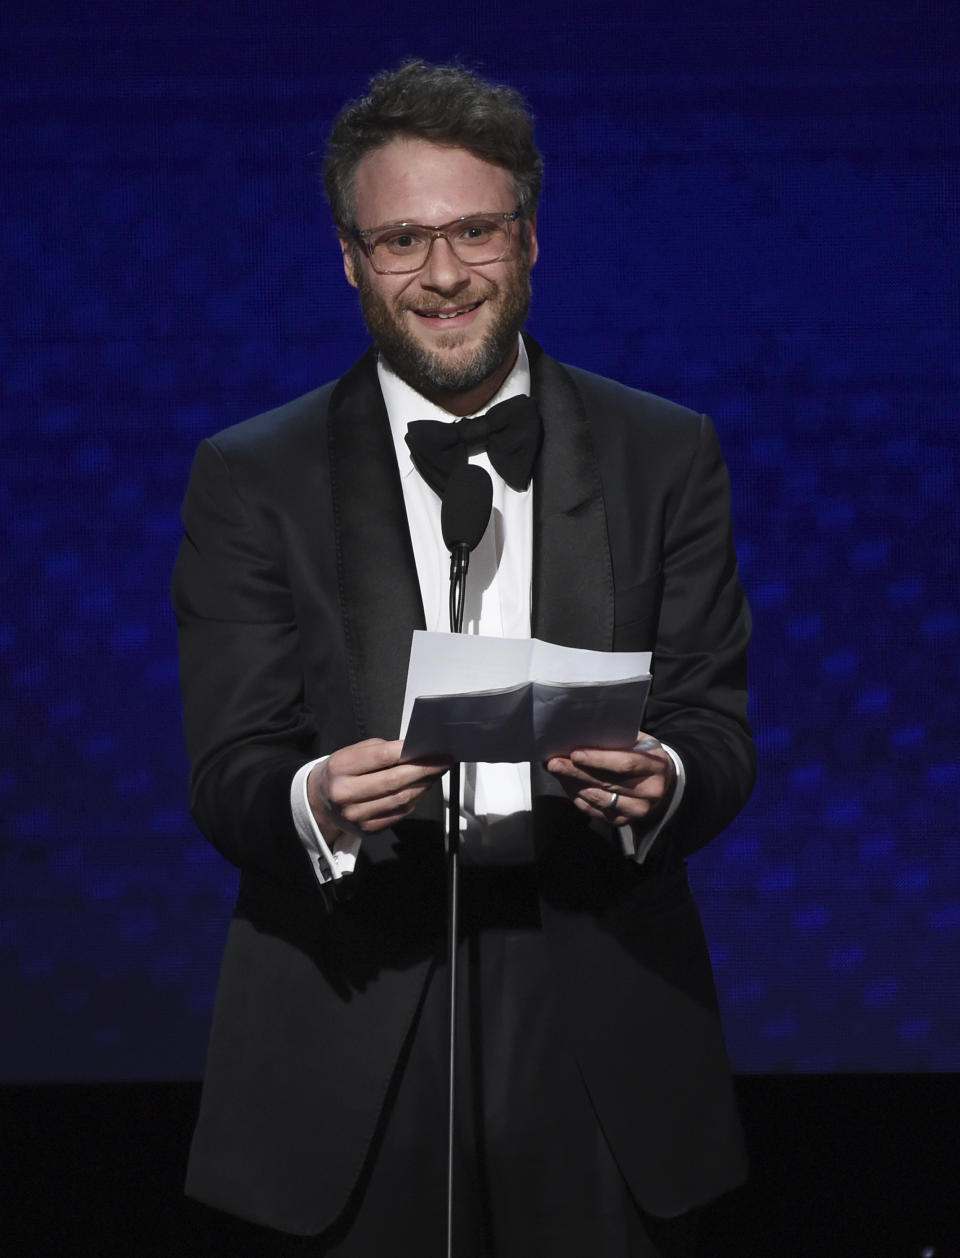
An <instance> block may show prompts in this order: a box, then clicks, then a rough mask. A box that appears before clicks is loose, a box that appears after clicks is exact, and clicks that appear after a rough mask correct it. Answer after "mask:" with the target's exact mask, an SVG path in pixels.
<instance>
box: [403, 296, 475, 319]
mask: <svg viewBox="0 0 960 1258" xmlns="http://www.w3.org/2000/svg"><path fill="white" fill-rule="evenodd" d="M482 304H483V301H482V299H481V300H480V301H475V302H472V303H471V304H470V305H469V306H458V307H457V309H456V310H418V311H416V313H417V314H418V315H419V316H420V318H421V319H456V318H457V317H458V316H459V315H465V314H470V312H471V311H472V310H476V309H477V307H478V306H481V305H482Z"/></svg>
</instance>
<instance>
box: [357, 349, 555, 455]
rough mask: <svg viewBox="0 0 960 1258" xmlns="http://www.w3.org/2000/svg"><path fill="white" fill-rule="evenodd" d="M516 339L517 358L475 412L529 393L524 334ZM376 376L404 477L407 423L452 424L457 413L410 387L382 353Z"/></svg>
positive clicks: (528, 372)
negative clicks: (498, 385) (424, 420)
mask: <svg viewBox="0 0 960 1258" xmlns="http://www.w3.org/2000/svg"><path fill="white" fill-rule="evenodd" d="M517 339H518V341H519V350H518V353H517V361H516V362H515V363H514V364H513V366H512V367H511V368H510V374H509V375H508V376H507V378H506V380H504V382H503V384H502V385H501V386H500V388H499V389H498V390H497V391H496V393H495V394H494V395H493V397H492V398H491V399H490V401H489V402H488V403H487V404H486V406H481V408H480V409H479V410H478V411H475V412H474V414H476V415H484V414H485V413H486V412H487V411H488V410H489V409H490V407H491V406H495V405H496V404H497V402H505V401H506V400H507V398H512V397H519V396H520V395H524V396H528V395H529V393H530V359H529V358H528V357H527V347H526V346H525V345H524V343H523V337H522V336H519V337H518V338H517ZM377 376H378V378H379V380H380V390H381V392H382V393H383V401H384V405H385V406H386V408H387V418H388V419H389V420H390V431H391V433H392V435H393V445H394V449H395V450H396V453H397V467H398V468H399V469H400V475H401V477H407V476H409V475H410V474H411V472H413V471H414V470H415V469H414V466H413V460H412V459H411V458H410V451H409V449H408V448H407V443H406V441H404V437H405V435H406V432H407V425H408V424H411V423H413V421H414V420H416V419H436V420H439V421H440V422H441V423H444V424H453V423H455V422H456V421H457V419H458V418H459V416H457V415H451V414H450V412H449V411H445V410H444V409H443V408H442V407H440V406H437V405H435V404H434V403H433V402H430V401H428V400H427V399H426V398H425V397H424V396H423V394H421V393H418V392H417V391H416V389H413V388H411V387H410V385H409V384H407V382H406V381H405V380H401V379H400V377H399V376H398V375H397V374H396V372H395V371H394V370H393V368H392V367H391V366H390V364H389V363H388V362H387V361H386V359H385V358H384V357H383V355H382V354H381V355H380V357H379V358H378V359H377Z"/></svg>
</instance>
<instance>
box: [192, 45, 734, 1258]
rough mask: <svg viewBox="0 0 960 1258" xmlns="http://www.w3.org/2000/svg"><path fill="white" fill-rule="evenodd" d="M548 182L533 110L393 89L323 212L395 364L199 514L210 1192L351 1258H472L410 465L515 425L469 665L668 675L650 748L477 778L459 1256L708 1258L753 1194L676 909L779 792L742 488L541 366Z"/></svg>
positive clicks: (197, 781)
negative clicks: (423, 692) (767, 737)
mask: <svg viewBox="0 0 960 1258" xmlns="http://www.w3.org/2000/svg"><path fill="white" fill-rule="evenodd" d="M540 173H541V163H540V158H539V154H538V153H537V150H536V148H535V147H534V144H533V136H532V123H531V120H530V117H529V115H528V113H527V111H526V109H525V108H524V106H523V103H522V101H521V100H520V98H519V97H518V96H517V95H516V94H515V93H514V92H512V91H511V90H509V89H506V88H501V87H496V86H493V85H491V84H489V83H486V82H484V81H483V80H481V79H479V78H477V77H475V76H474V75H472V74H469V73H467V72H465V71H463V70H461V69H459V68H456V67H444V66H440V67H434V66H426V65H424V64H423V63H419V62H414V63H409V64H407V65H405V66H402V67H401V68H400V69H399V70H397V71H395V72H393V73H391V74H384V75H380V76H378V78H376V79H374V80H373V82H372V83H371V90H370V94H369V95H368V96H367V97H365V98H364V99H363V100H361V101H358V102H355V103H354V104H352V105H349V106H347V107H346V108H345V109H344V110H343V111H342V112H341V114H340V116H339V117H338V119H337V121H336V122H335V124H334V128H333V132H332V135H331V140H330V145H329V149H328V154H327V159H326V164H325V170H324V176H325V182H326V187H327V193H328V197H329V199H330V202H331V208H332V211H333V215H334V219H335V222H336V224H337V228H338V231H339V235H340V244H341V248H342V250H343V265H344V270H345V273H346V277H347V280H348V282H349V283H350V284H351V285H353V287H354V288H356V290H357V291H358V294H359V297H360V304H361V309H362V312H363V316H364V319H365V321H366V324H367V327H368V328H369V330H370V333H371V336H372V338H373V340H374V343H375V348H374V349H372V350H371V351H370V352H369V353H368V354H366V355H365V356H364V358H362V359H361V360H360V362H359V363H357V364H356V365H355V366H354V367H352V368H351V369H350V371H348V372H347V374H346V375H345V376H343V377H342V378H341V379H340V380H339V381H335V382H334V383H332V384H330V385H327V386H325V387H323V388H321V389H318V390H317V391H315V392H314V393H311V394H309V395H307V396H306V397H304V398H301V399H299V400H298V401H296V402H293V403H290V404H289V405H288V406H285V407H282V408H281V409H280V410H277V411H274V412H271V413H270V414H268V415H264V416H260V417H258V418H257V419H254V420H251V421H248V422H247V423H245V424H240V425H239V426H237V427H236V428H233V429H228V430H227V431H226V432H223V433H221V434H219V435H218V436H217V437H215V438H213V439H212V440H211V441H209V442H205V443H204V444H203V445H202V446H201V448H200V450H199V451H198V454H197V459H196V462H195V465H194V471H193V474H192V477H191V482H190V487H189V490H188V493H187V498H186V502H185V505H184V525H185V536H184V541H183V544H182V547H181V551H180V555H179V558H178V562H177V569H176V574H175V579H174V600H175V605H176V608H177V614H178V621H179V625H180V633H181V652H182V676H183V687H184V694H185V702H186V717H185V722H186V731H187V740H188V745H189V750H190V754H191V759H192V766H193V772H192V807H193V812H194V815H195V816H196V818H197V820H198V822H199V824H200V826H201V828H202V829H203V830H204V832H205V833H206V834H207V836H208V837H209V838H210V840H211V841H212V842H213V843H214V844H215V845H216V846H217V847H218V848H219V849H220V850H221V851H222V852H223V853H224V854H225V855H226V856H227V857H228V858H229V859H230V860H231V861H233V862H234V863H235V864H236V865H237V866H238V867H239V868H240V870H241V882H240V891H239V896H238V901H237V907H236V912H235V916H234V920H233V923H232V926H231V930H230V938H229V941H228V945H227V951H226V956H225V959H224V968H223V973H222V976H221V983H220V990H219V995H218V1003H217V1009H216V1014H215V1019H214V1029H213V1034H212V1040H211V1046H210V1057H209V1062H208V1071H207V1077H206V1082H205V1087H204V1096H203V1104H202V1110H201V1115H200V1120H199V1124H198V1128H197V1133H196V1136H195V1139H194V1144H193V1149H192V1154H191V1164H190V1170H189V1173H188V1185H187V1187H188V1192H190V1193H191V1194H192V1195H195V1196H197V1197H199V1198H200V1199H202V1200H204V1201H207V1202H209V1203H210V1204H213V1205H215V1206H218V1207H220V1208H222V1209H224V1210H227V1211H230V1212H231V1213H234V1214H237V1215H240V1216H241V1217H243V1218H246V1219H249V1220H252V1221H254V1222H256V1223H258V1224H263V1225H266V1226H267V1227H270V1228H274V1229H277V1230H278V1231H279V1232H286V1233H292V1234H297V1235H299V1236H310V1237H314V1238H315V1240H314V1241H313V1242H311V1247H310V1250H309V1252H315V1253H318V1254H330V1255H337V1256H338V1258H347V1256H353V1255H360V1254H380V1253H390V1254H417V1255H421V1254H427V1253H439V1252H440V1251H441V1248H442V1245H443V1236H444V1200H445V1187H446V1183H445V1157H446V1123H445V1105H446V1085H445V1079H444V1071H445V1063H446V1057H445V1034H446V1031H445V1025H446V1022H445V1020H446V1012H447V1011H446V1006H445V994H446V975H445V962H444V932H445V916H444V887H443V857H442V848H443V840H442V828H441V808H442V787H441V778H442V775H443V773H444V771H445V769H446V768H447V764H446V762H443V761H438V762H425V763H419V764H401V763H400V762H399V755H400V743H399V742H398V741H397V740H396V738H395V735H396V733H397V730H398V726H399V715H400V707H401V702H402V695H403V686H404V679H405V670H406V661H407V655H408V650H409V643H410V636H411V632H412V630H413V629H414V628H417V627H424V626H425V627H428V628H432V629H442V628H446V594H447V590H446V568H447V564H448V555H447V551H446V549H445V547H444V546H443V543H442V540H441V538H440V534H439V503H440V497H439V495H438V491H439V490H440V489H442V482H443V474H442V472H438V470H437V466H436V465H435V463H434V462H431V457H432V456H431V455H430V454H429V451H424V450H423V449H422V448H420V447H419V444H418V441H417V439H416V438H415V436H414V434H415V432H416V427H415V426H416V425H417V424H418V423H419V422H420V421H423V420H435V421H437V420H439V421H441V422H444V423H447V424H451V423H453V422H454V421H455V419H456V418H457V417H461V416H476V415H478V414H486V413H487V411H488V410H489V409H490V408H491V406H492V405H495V404H499V403H501V402H504V401H506V402H508V403H509V405H508V407H507V410H506V411H498V412H497V414H498V415H500V416H503V415H506V416H508V419H507V420H506V421H505V422H506V428H505V429H504V431H505V432H506V435H507V441H506V444H507V445H510V446H513V447H518V446H519V447H523V449H525V450H526V452H527V456H528V461H529V459H530V458H531V457H532V458H533V463H532V468H530V469H525V468H523V467H520V468H519V469H518V468H517V467H515V466H511V467H509V468H508V467H507V466H506V464H504V463H503V462H502V459H501V458H500V456H499V454H497V452H496V449H495V447H496V442H495V441H494V440H493V439H492V438H491V445H490V449H489V450H487V449H483V448H481V446H480V444H479V442H476V441H474V440H473V438H475V437H478V436H480V435H482V431H483V430H484V429H485V428H489V427H491V426H494V427H496V424H495V423H494V415H493V413H492V412H491V415H490V418H489V419H488V420H485V421H483V422H481V423H480V424H479V428H478V427H477V425H474V427H473V429H470V428H469V427H468V429H467V430H464V436H463V442H465V443H466V444H463V445H461V444H460V443H459V442H458V441H457V440H454V442H453V446H454V447H456V450H461V451H462V452H463V453H462V456H461V457H467V455H469V457H470V459H471V460H472V461H476V462H479V463H481V465H483V466H485V467H487V468H488V469H490V470H491V472H492V473H493V482H494V511H493V517H492V520H491V523H490V526H489V527H488V529H487V533H486V535H485V537H484V539H483V541H482V542H481V544H480V547H479V548H478V551H477V553H476V556H475V559H474V561H473V564H472V567H471V582H470V589H469V590H468V607H467V619H468V622H469V628H470V629H471V631H474V632H478V631H479V632H487V633H489V632H493V633H500V634H506V635H511V636H527V635H529V634H531V633H533V634H534V635H535V636H537V637H541V638H546V639H548V640H551V641H553V642H557V643H560V644H563V645H572V646H580V647H589V648H594V649H600V650H644V649H651V648H652V649H653V650H654V661H653V678H654V680H653V686H652V691H651V696H650V700H649V703H648V707H647V711H646V717H645V721H644V730H643V731H638V735H637V742H636V745H635V746H631V747H625V748H623V749H622V750H619V751H598V750H596V749H590V748H577V749H571V753H570V755H568V756H563V757H557V758H555V759H553V760H550V761H549V762H548V763H547V764H546V765H545V766H544V765H533V766H513V765H495V766H486V765H481V766H467V769H466V771H465V778H466V784H465V792H464V813H465V815H466V818H467V828H466V831H465V834H464V857H463V859H464V866H465V867H464V872H463V893H462V894H463V916H464V930H463V940H462V944H461V948H462V963H461V964H462V966H463V973H464V988H465V990H464V992H463V1002H462V1007H461V1008H460V1009H458V1016H459V1018H460V1021H461V1041H462V1054H461V1059H462V1060H461V1064H462V1071H461V1072H460V1075H459V1076H458V1080H457V1088H458V1105H459V1109H458V1126H457V1130H458V1161H457V1179H456V1194H455V1202H456V1228H455V1234H456V1253H457V1254H458V1255H462V1256H463V1258H480V1255H495V1256H496V1258H513V1256H514V1255H520V1254H523V1255H540V1254H543V1255H550V1256H551V1258H558V1256H559V1258H563V1256H564V1255H571V1256H573V1255H578V1256H581V1255H585V1254H603V1255H604V1256H605V1258H619V1256H621V1255H622V1256H623V1258H626V1256H627V1255H631V1256H634V1255H654V1254H657V1253H675V1252H681V1251H680V1249H679V1248H678V1247H677V1246H679V1245H680V1243H681V1240H682V1235H683V1233H684V1231H685V1228H684V1226H683V1225H682V1223H681V1224H676V1223H674V1222H671V1220H676V1219H678V1218H680V1219H682V1217H683V1216H684V1215H685V1214H686V1212H688V1211H690V1210H691V1209H692V1208H693V1207H695V1206H697V1205H698V1204H700V1203H702V1202H704V1201H706V1200H708V1199H709V1198H711V1197H713V1196H716V1195H717V1194H719V1193H721V1192H723V1191H725V1190H726V1189H728V1188H730V1187H732V1186H733V1185H735V1184H737V1183H738V1182H739V1181H740V1180H741V1179H742V1176H743V1155H742V1148H741V1140H740V1133H739V1128H738V1125H737V1120H736V1115H735V1110H734V1105H733V1101H732V1095H731V1089H730V1081H729V1074H728V1067H727V1062H726V1056H725V1052H724V1047H723V1042H722V1037H721V1033H720V1029H719V1023H718V1018H717V1010H716V1003H715V996H714V992H713V985H712V978H711V974H710V966H709V961H708V958H707V954H706V950H705V946H704V943H703V938H702V933H701V929H700V925H699V919H698V916H697V912H696V908H695V906H694V904H693V901H692V899H691V897H690V893H689V889H688V887H687V883H686V877H685V869H684V858H685V857H686V856H687V855H688V854H689V853H690V852H692V851H694V850H695V849H696V848H698V847H700V846H702V845H703V844H704V843H706V842H707V841H709V839H711V838H712V837H713V836H714V835H715V834H716V833H717V832H718V831H719V830H721V829H722V828H723V827H724V826H725V825H726V824H727V823H728V822H729V821H730V820H731V819H732V817H733V816H734V815H735V814H736V813H737V811H738V810H739V808H740V807H741V806H742V804H743V802H744V800H745V799H746V797H747V795H748V794H749V791H750V788H751V785H752V778H753V752H752V746H751V742H750V736H749V729H748V725H747V720H746V695H745V662H744V653H745V649H746V645H747V639H748V636H749V617H748V612H747V609H746V605H745V602H744V599H743V595H742V592H741V590H740V586H739V583H738V581H737V575H736V560H735V556H734V553H733V547H732V543H731V539H730V527H729V507H728V497H727V480H726V473H725V469H724V466H723V462H722V459H721V456H720V454H719V450H718V448H717V444H716V440H715V438H714V436H713V433H712V428H711V427H710V424H709V421H707V420H706V419H704V418H703V417H701V416H698V415H695V414H693V413H691V412H689V411H686V410H684V409H683V408H680V407H677V406H674V405H672V404H671V403H668V402H664V401H662V400H660V399H657V398H653V397H651V396H649V395H646V394H640V393H637V392H635V391H633V390H630V389H626V388H624V387H622V386H620V385H617V384H614V383H613V382H611V381H607V380H603V379H600V378H599V377H596V376H591V375H589V374H588V373H585V372H581V371H577V370H576V369H573V368H566V367H561V366H560V365H559V364H558V363H556V362H554V361H552V360H551V359H550V358H548V357H547V356H546V355H545V354H544V353H543V352H542V351H541V350H540V349H539V347H538V346H537V345H536V344H535V343H534V342H532V341H531V340H529V339H528V338H525V337H521V335H520V332H521V329H522V327H523V323H524V321H525V318H526V314H527V309H528V304H529V296H530V285H529V277H530V269H531V268H532V266H533V265H534V263H535V262H536V260H537V234H536V206H537V195H538V192H539V186H540ZM527 395H530V396H532V398H533V399H534V401H535V403H536V411H537V412H539V418H538V417H537V415H536V414H533V417H532V419H531V412H530V411H529V409H528V407H529V404H528V403H526V402H524V401H523V400H520V401H519V402H518V401H517V399H523V398H524V397H526V396H527ZM511 400H512V401H511ZM518 407H519V410H518V409H517V408H518ZM511 408H513V409H511ZM521 412H522V414H521ZM499 422H501V421H499V420H498V421H497V423H499ZM531 423H532V424H533V425H534V427H533V428H530V424H531ZM541 423H542V430H541V426H540V425H541ZM448 431H451V430H447V429H444V430H442V432H443V433H444V434H446V432H448ZM456 431H458V432H459V431H460V430H456ZM518 434H526V435H525V436H523V437H522V439H521V437H518ZM531 434H532V435H531ZM408 437H409V438H410V440H409V442H408V441H407V438H408ZM448 453H449V451H448ZM452 457H454V458H456V453H455V454H454V455H453V456H452ZM521 462H522V460H521ZM498 464H499V467H498ZM418 469H419V470H418ZM500 469H503V470H500ZM421 471H422V472H423V475H421V474H420V472H421ZM531 475H532V480H531ZM280 1252H287V1251H286V1250H281V1251H280ZM291 1252H293V1251H292V1250H291ZM296 1252H301V1249H299V1248H297V1249H296ZM683 1252H691V1251H688V1250H684V1251H683Z"/></svg>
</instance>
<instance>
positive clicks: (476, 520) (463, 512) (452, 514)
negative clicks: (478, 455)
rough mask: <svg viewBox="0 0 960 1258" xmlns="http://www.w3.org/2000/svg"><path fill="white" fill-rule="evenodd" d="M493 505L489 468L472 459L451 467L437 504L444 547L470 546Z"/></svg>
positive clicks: (476, 542)
mask: <svg viewBox="0 0 960 1258" xmlns="http://www.w3.org/2000/svg"><path fill="white" fill-rule="evenodd" d="M492 507H493V481H492V480H491V479H490V474H489V472H485V471H484V469H483V468H482V467H476V466H474V464H472V463H463V464H461V466H460V467H457V468H454V470H453V472H452V473H451V474H450V479H449V481H447V488H446V489H445V490H444V494H443V502H442V504H441V506H440V527H441V529H442V530H443V541H444V544H445V546H446V547H447V550H453V548H454V547H455V546H466V547H467V549H468V550H473V549H474V547H476V546H477V544H478V543H479V541H480V538H481V537H483V534H484V532H485V531H486V527H487V521H488V520H489V519H490V511H491V508H492Z"/></svg>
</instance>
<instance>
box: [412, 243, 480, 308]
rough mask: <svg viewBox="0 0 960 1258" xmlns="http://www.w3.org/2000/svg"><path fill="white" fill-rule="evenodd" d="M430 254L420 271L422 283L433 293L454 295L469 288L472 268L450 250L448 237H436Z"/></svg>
mask: <svg viewBox="0 0 960 1258" xmlns="http://www.w3.org/2000/svg"><path fill="white" fill-rule="evenodd" d="M431 246H432V247H431V249H430V254H429V256H428V258H427V260H426V262H425V263H424V264H423V268H422V269H421V271H420V283H421V285H422V286H423V287H424V288H429V289H431V290H432V291H435V292H439V293H444V294H452V293H458V292H460V290H461V289H463V288H467V287H468V286H469V285H470V282H471V278H472V277H471V274H470V268H469V267H468V266H467V265H466V263H465V262H461V261H460V259H459V258H458V257H457V255H456V254H455V253H454V252H453V250H452V249H451V248H450V242H449V241H448V240H447V238H446V236H435V237H434V239H433V241H432V242H431Z"/></svg>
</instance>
